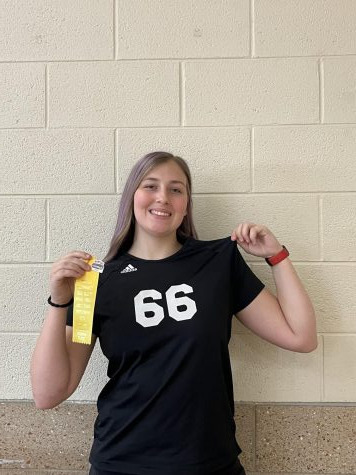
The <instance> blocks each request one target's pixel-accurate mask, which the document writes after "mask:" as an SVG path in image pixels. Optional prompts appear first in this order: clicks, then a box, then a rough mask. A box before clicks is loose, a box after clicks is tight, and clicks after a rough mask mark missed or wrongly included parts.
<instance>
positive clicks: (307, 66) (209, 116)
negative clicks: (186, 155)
mask: <svg viewBox="0 0 356 475" xmlns="http://www.w3.org/2000/svg"><path fill="white" fill-rule="evenodd" d="M184 71H185V75H184V77H185V104H184V105H185V122H184V123H185V125H190V126H191V125H243V124H264V125H268V124H293V123H305V124H308V123H309V124H312V123H316V122H318V121H319V78H318V63H317V60H316V59H309V58H308V59H304V58H284V59H259V60H256V59H253V60H249V59H241V60H225V61H223V60H220V61H219V60H216V61H204V62H199V61H196V62H193V61H188V62H186V63H185V65H184Z"/></svg>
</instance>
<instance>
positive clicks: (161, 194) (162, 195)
mask: <svg viewBox="0 0 356 475" xmlns="http://www.w3.org/2000/svg"><path fill="white" fill-rule="evenodd" d="M156 201H157V203H168V193H167V190H166V189H165V188H160V189H159V190H158V192H157V196H156Z"/></svg>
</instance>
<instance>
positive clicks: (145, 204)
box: [134, 160, 188, 239]
mask: <svg viewBox="0 0 356 475" xmlns="http://www.w3.org/2000/svg"><path fill="white" fill-rule="evenodd" d="M187 203H188V193H187V179H186V176H185V173H184V172H183V170H182V169H181V168H180V166H179V165H177V164H176V163H175V162H174V161H172V160H170V161H167V162H165V163H163V164H161V165H158V166H157V167H155V168H153V169H152V170H151V171H150V172H148V173H147V175H146V176H145V177H144V178H143V180H142V181H141V183H140V185H139V187H138V188H137V190H136V192H135V194H134V214H135V218H136V224H135V236H136V238H137V237H142V236H143V235H144V234H149V235H150V236H156V237H172V239H176V231H177V229H178V228H179V226H180V225H181V223H182V221H183V218H184V216H185V215H186V212H187Z"/></svg>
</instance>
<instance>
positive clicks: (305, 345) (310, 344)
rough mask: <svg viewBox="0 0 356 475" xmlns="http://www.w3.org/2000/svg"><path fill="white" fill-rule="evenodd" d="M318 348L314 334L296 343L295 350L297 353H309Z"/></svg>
mask: <svg viewBox="0 0 356 475" xmlns="http://www.w3.org/2000/svg"><path fill="white" fill-rule="evenodd" d="M317 348H318V338H317V336H316V335H315V338H313V339H309V340H304V341H302V342H301V343H299V344H298V346H297V347H296V349H295V351H297V352H299V353H311V352H313V351H315V350H316V349H317Z"/></svg>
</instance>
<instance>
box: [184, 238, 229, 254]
mask: <svg viewBox="0 0 356 475" xmlns="http://www.w3.org/2000/svg"><path fill="white" fill-rule="evenodd" d="M187 247H190V248H194V249H201V250H206V251H211V252H224V251H227V250H235V248H236V243H235V242H234V241H232V240H231V238H230V236H228V237H225V238H220V239H213V240H210V241H203V240H201V239H193V238H190V240H189V243H188V246H187Z"/></svg>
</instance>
